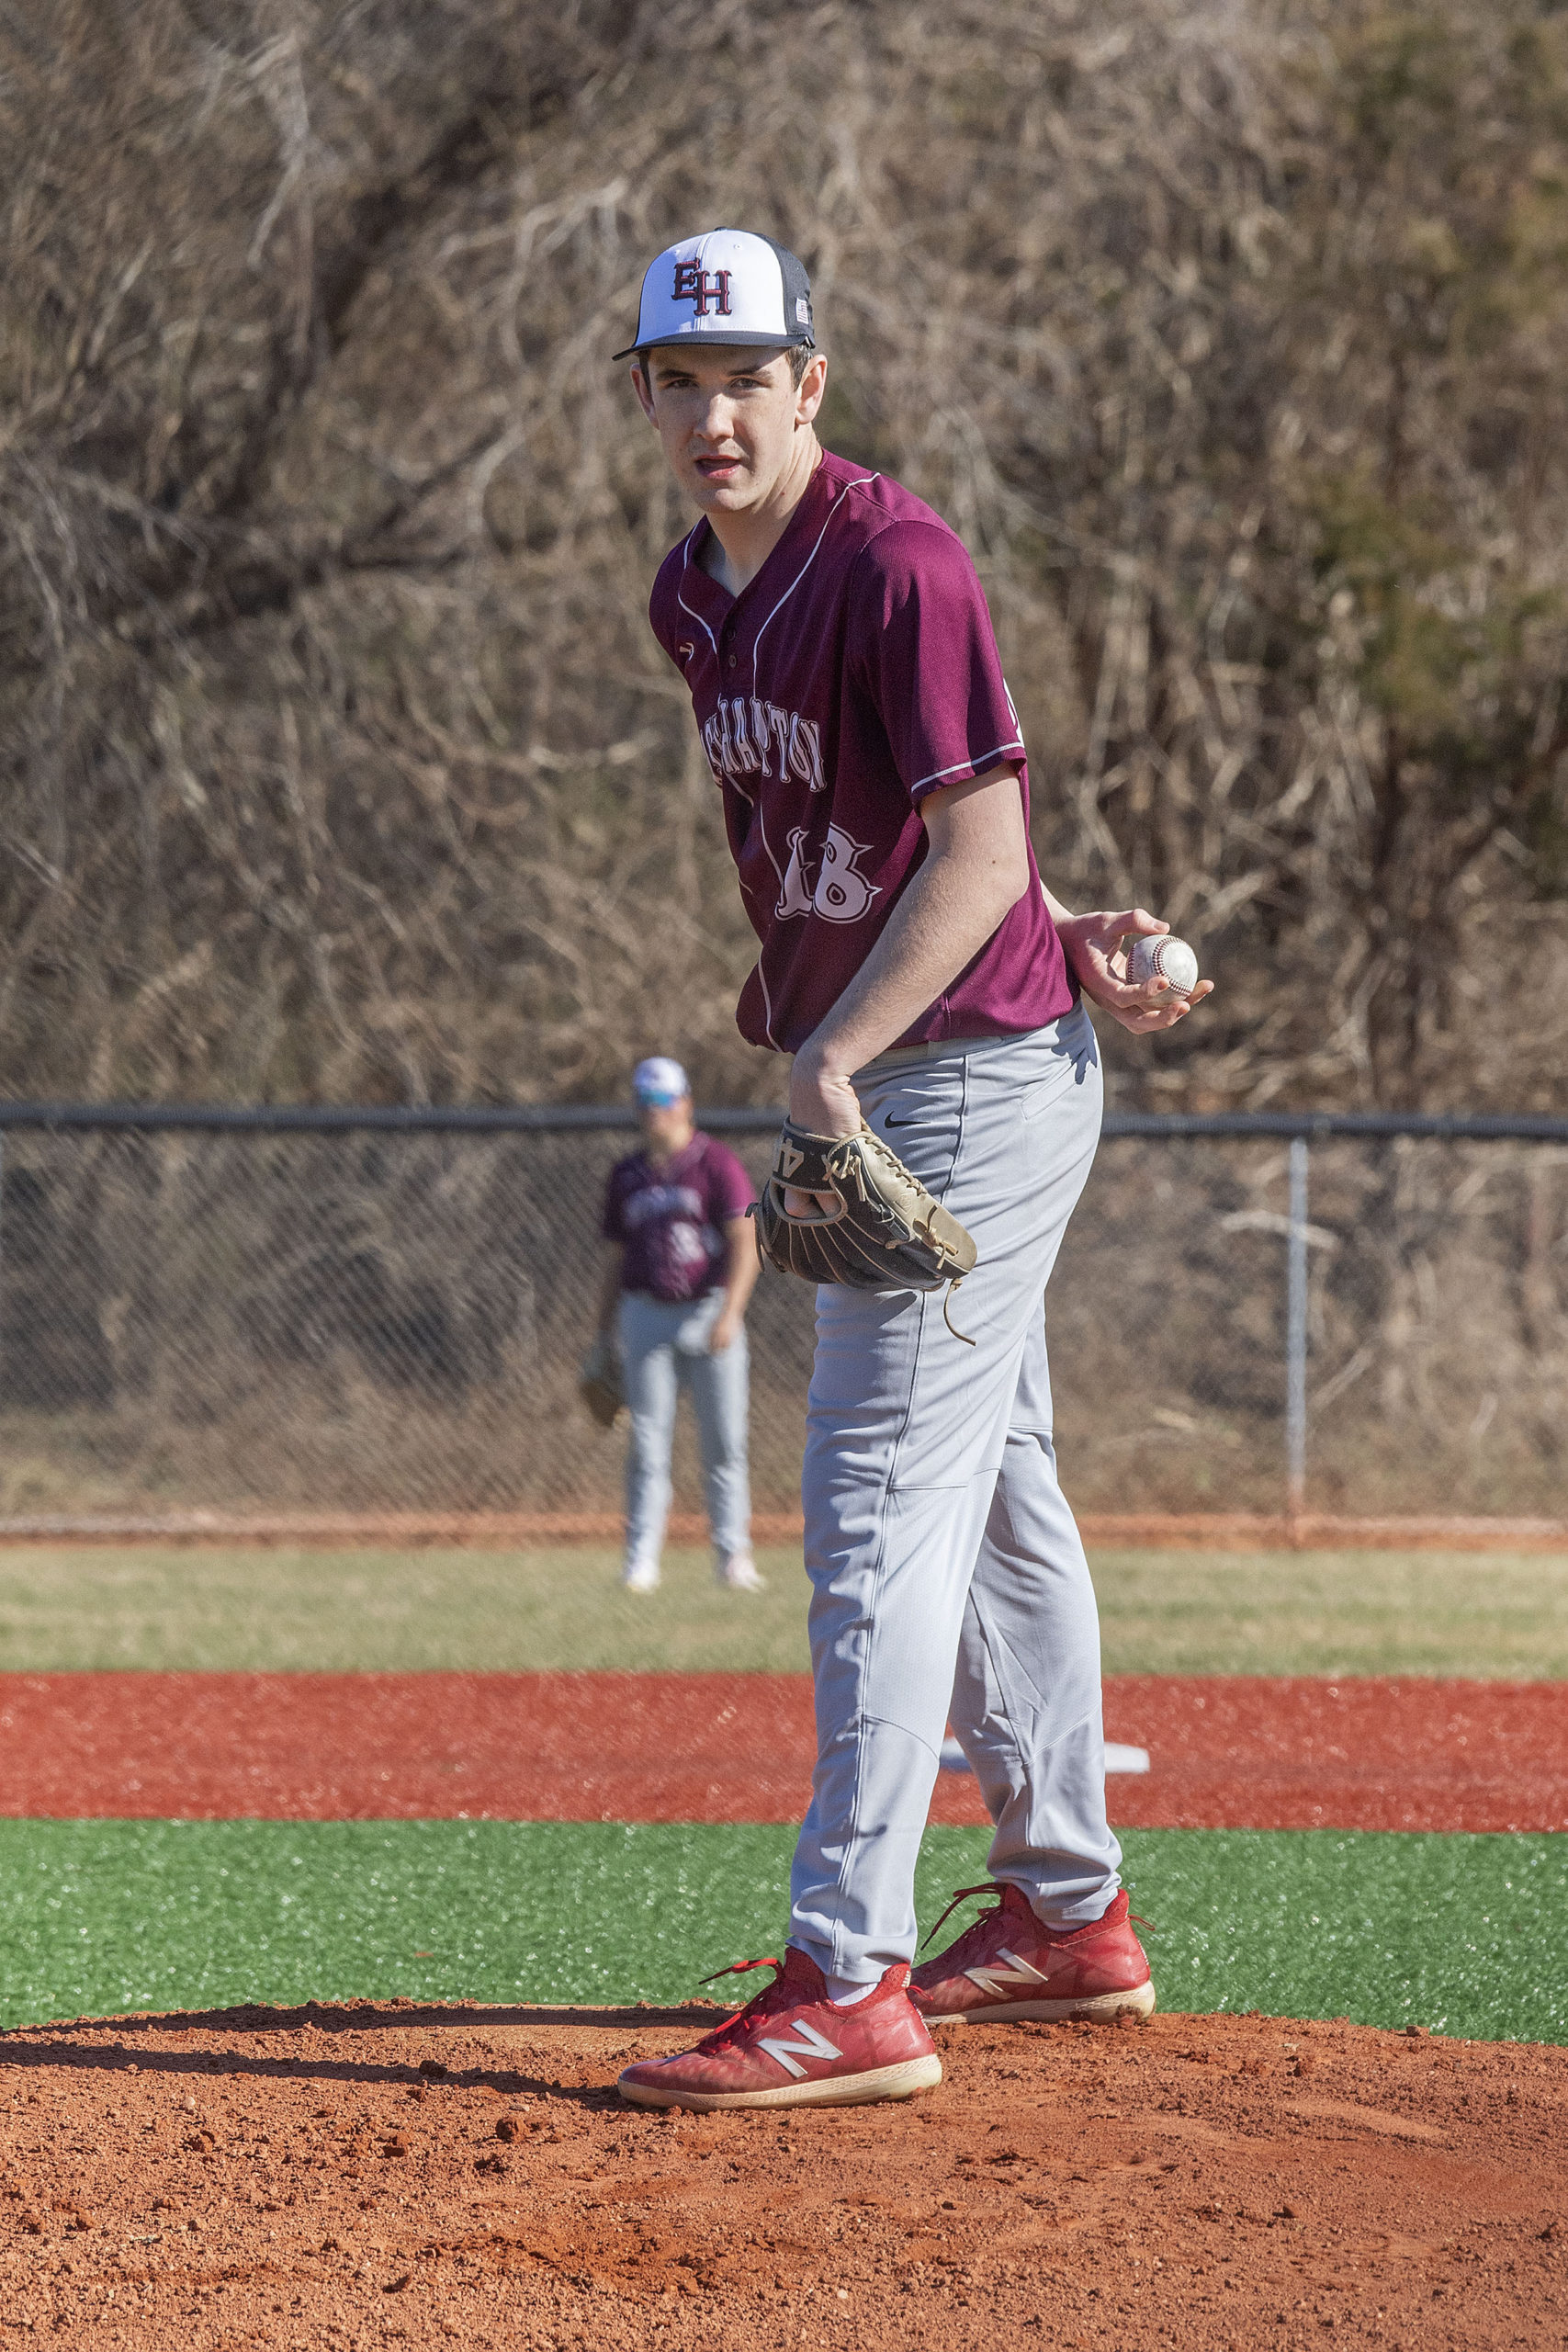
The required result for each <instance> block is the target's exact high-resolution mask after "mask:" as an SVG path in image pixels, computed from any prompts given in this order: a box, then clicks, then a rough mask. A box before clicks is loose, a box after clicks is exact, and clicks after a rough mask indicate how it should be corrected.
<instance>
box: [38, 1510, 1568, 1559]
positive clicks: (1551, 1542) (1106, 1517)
mask: <svg viewBox="0 0 1568 2352" xmlns="http://www.w3.org/2000/svg"><path fill="white" fill-rule="evenodd" d="M1077 1522H1078V1526H1079V1529H1080V1530H1081V1532H1082V1534H1083V1539H1084V1542H1085V1543H1086V1544H1106V1545H1112V1544H1154V1545H1156V1546H1157V1547H1159V1548H1160V1549H1162V1550H1173V1551H1189V1550H1197V1551H1204V1552H1274V1551H1285V1552H1302V1551H1330V1552H1391V1551H1392V1552H1561V1553H1563V1554H1568V1519H1494V1518H1485V1519H1462V1518H1451V1517H1449V1518H1434V1517H1432V1516H1430V1515H1429V1514H1428V1515H1426V1516H1423V1517H1410V1518H1382V1519H1367V1518H1359V1519H1357V1518H1349V1517H1343V1516H1338V1515H1336V1514H1335V1513H1333V1512H1329V1511H1309V1512H1303V1513H1301V1514H1299V1515H1298V1516H1296V1517H1294V1518H1291V1517H1288V1516H1286V1515H1284V1514H1282V1513H1281V1514H1273V1513H1269V1512H1264V1511H1079V1512H1078V1514H1077ZM624 1529H625V1522H624V1521H623V1520H622V1519H621V1517H620V1515H619V1513H618V1512H615V1511H581V1510H574V1511H527V1510H523V1511H518V1510H498V1511H483V1510H478V1511H472V1510H470V1511H267V1512H259V1513H258V1512H251V1513H246V1512H230V1511H216V1510H187V1511H174V1512H168V1513H165V1514H163V1515H162V1516H149V1515H147V1514H146V1513H144V1512H142V1513H136V1512H131V1513H124V1512H98V1513H96V1514H92V1515H88V1516H85V1517H84V1516H81V1515H79V1514H74V1513H60V1512H51V1513H33V1514H31V1515H30V1516H28V1517H25V1518H17V1519H0V1544H333V1545H337V1544H483V1545H500V1546H502V1548H504V1549H506V1550H509V1551H510V1550H514V1549H515V1548H516V1547H517V1546H518V1545H519V1544H614V1543H618V1542H619V1540H620V1537H621V1535H622V1533H623V1532H624ZM805 1529H806V1522H805V1521H804V1520H803V1519H802V1518H801V1515H800V1513H799V1511H798V1510H782V1511H755V1512H753V1514H752V1518H751V1532H752V1535H753V1536H754V1538H755V1539H756V1541H757V1542H758V1543H759V1544H790V1543H794V1542H795V1541H796V1540H797V1539H798V1538H799V1537H800V1536H801V1535H802V1534H804V1532H805ZM668 1532H669V1535H670V1540H671V1543H673V1544H704V1543H705V1542H706V1541H707V1521H706V1520H705V1519H701V1518H699V1517H698V1516H697V1515H696V1513H695V1512H694V1511H675V1512H673V1513H671V1520H670V1525H669V1531H668Z"/></svg>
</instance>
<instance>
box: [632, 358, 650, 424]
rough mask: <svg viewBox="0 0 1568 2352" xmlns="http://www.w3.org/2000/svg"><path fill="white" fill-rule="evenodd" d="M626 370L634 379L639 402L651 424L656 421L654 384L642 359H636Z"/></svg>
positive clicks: (634, 389) (633, 387)
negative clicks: (651, 382) (650, 381)
mask: <svg viewBox="0 0 1568 2352" xmlns="http://www.w3.org/2000/svg"><path fill="white" fill-rule="evenodd" d="M626 372H627V374H628V375H629V376H630V378H631V379H632V390H633V391H634V392H635V393H636V394H637V404H638V406H639V407H640V408H641V410H642V413H643V414H644V416H646V417H647V419H648V421H649V424H652V423H653V422H654V415H653V386H652V385H651V384H650V383H649V380H648V376H647V373H646V371H645V370H644V368H643V364H642V362H641V360H640V359H634V360H633V361H632V364H631V366H630V368H628V369H627V371H626Z"/></svg>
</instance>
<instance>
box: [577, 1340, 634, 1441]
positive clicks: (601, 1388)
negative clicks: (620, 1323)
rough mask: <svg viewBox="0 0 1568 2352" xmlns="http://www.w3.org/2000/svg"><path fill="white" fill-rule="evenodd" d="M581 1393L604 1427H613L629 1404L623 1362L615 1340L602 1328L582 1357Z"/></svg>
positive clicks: (579, 1393) (578, 1386)
mask: <svg viewBox="0 0 1568 2352" xmlns="http://www.w3.org/2000/svg"><path fill="white" fill-rule="evenodd" d="M577 1393H578V1395H579V1396H580V1397H581V1399H582V1401H583V1403H584V1404H585V1405H586V1406H587V1408H588V1409H589V1411H590V1412H591V1413H592V1416H593V1418H594V1419H595V1420H596V1421H597V1422H598V1424H599V1426H600V1428H601V1429H602V1430H613V1429H614V1428H615V1422H616V1420H617V1419H618V1418H619V1416H620V1413H621V1410H622V1408H623V1407H624V1406H625V1404H626V1390H625V1389H624V1388H623V1387H622V1385H621V1362H620V1358H619V1357H618V1356H617V1355H616V1353H615V1347H614V1344H613V1342H612V1341H611V1340H610V1339H609V1338H608V1336H607V1335H606V1334H605V1333H604V1332H603V1331H601V1332H600V1334H599V1336H598V1338H597V1339H596V1340H594V1342H593V1345H592V1347H591V1348H590V1349H589V1351H588V1353H587V1354H586V1355H585V1356H584V1357H583V1359H582V1370H581V1372H580V1373H579V1374H578V1376H577Z"/></svg>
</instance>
